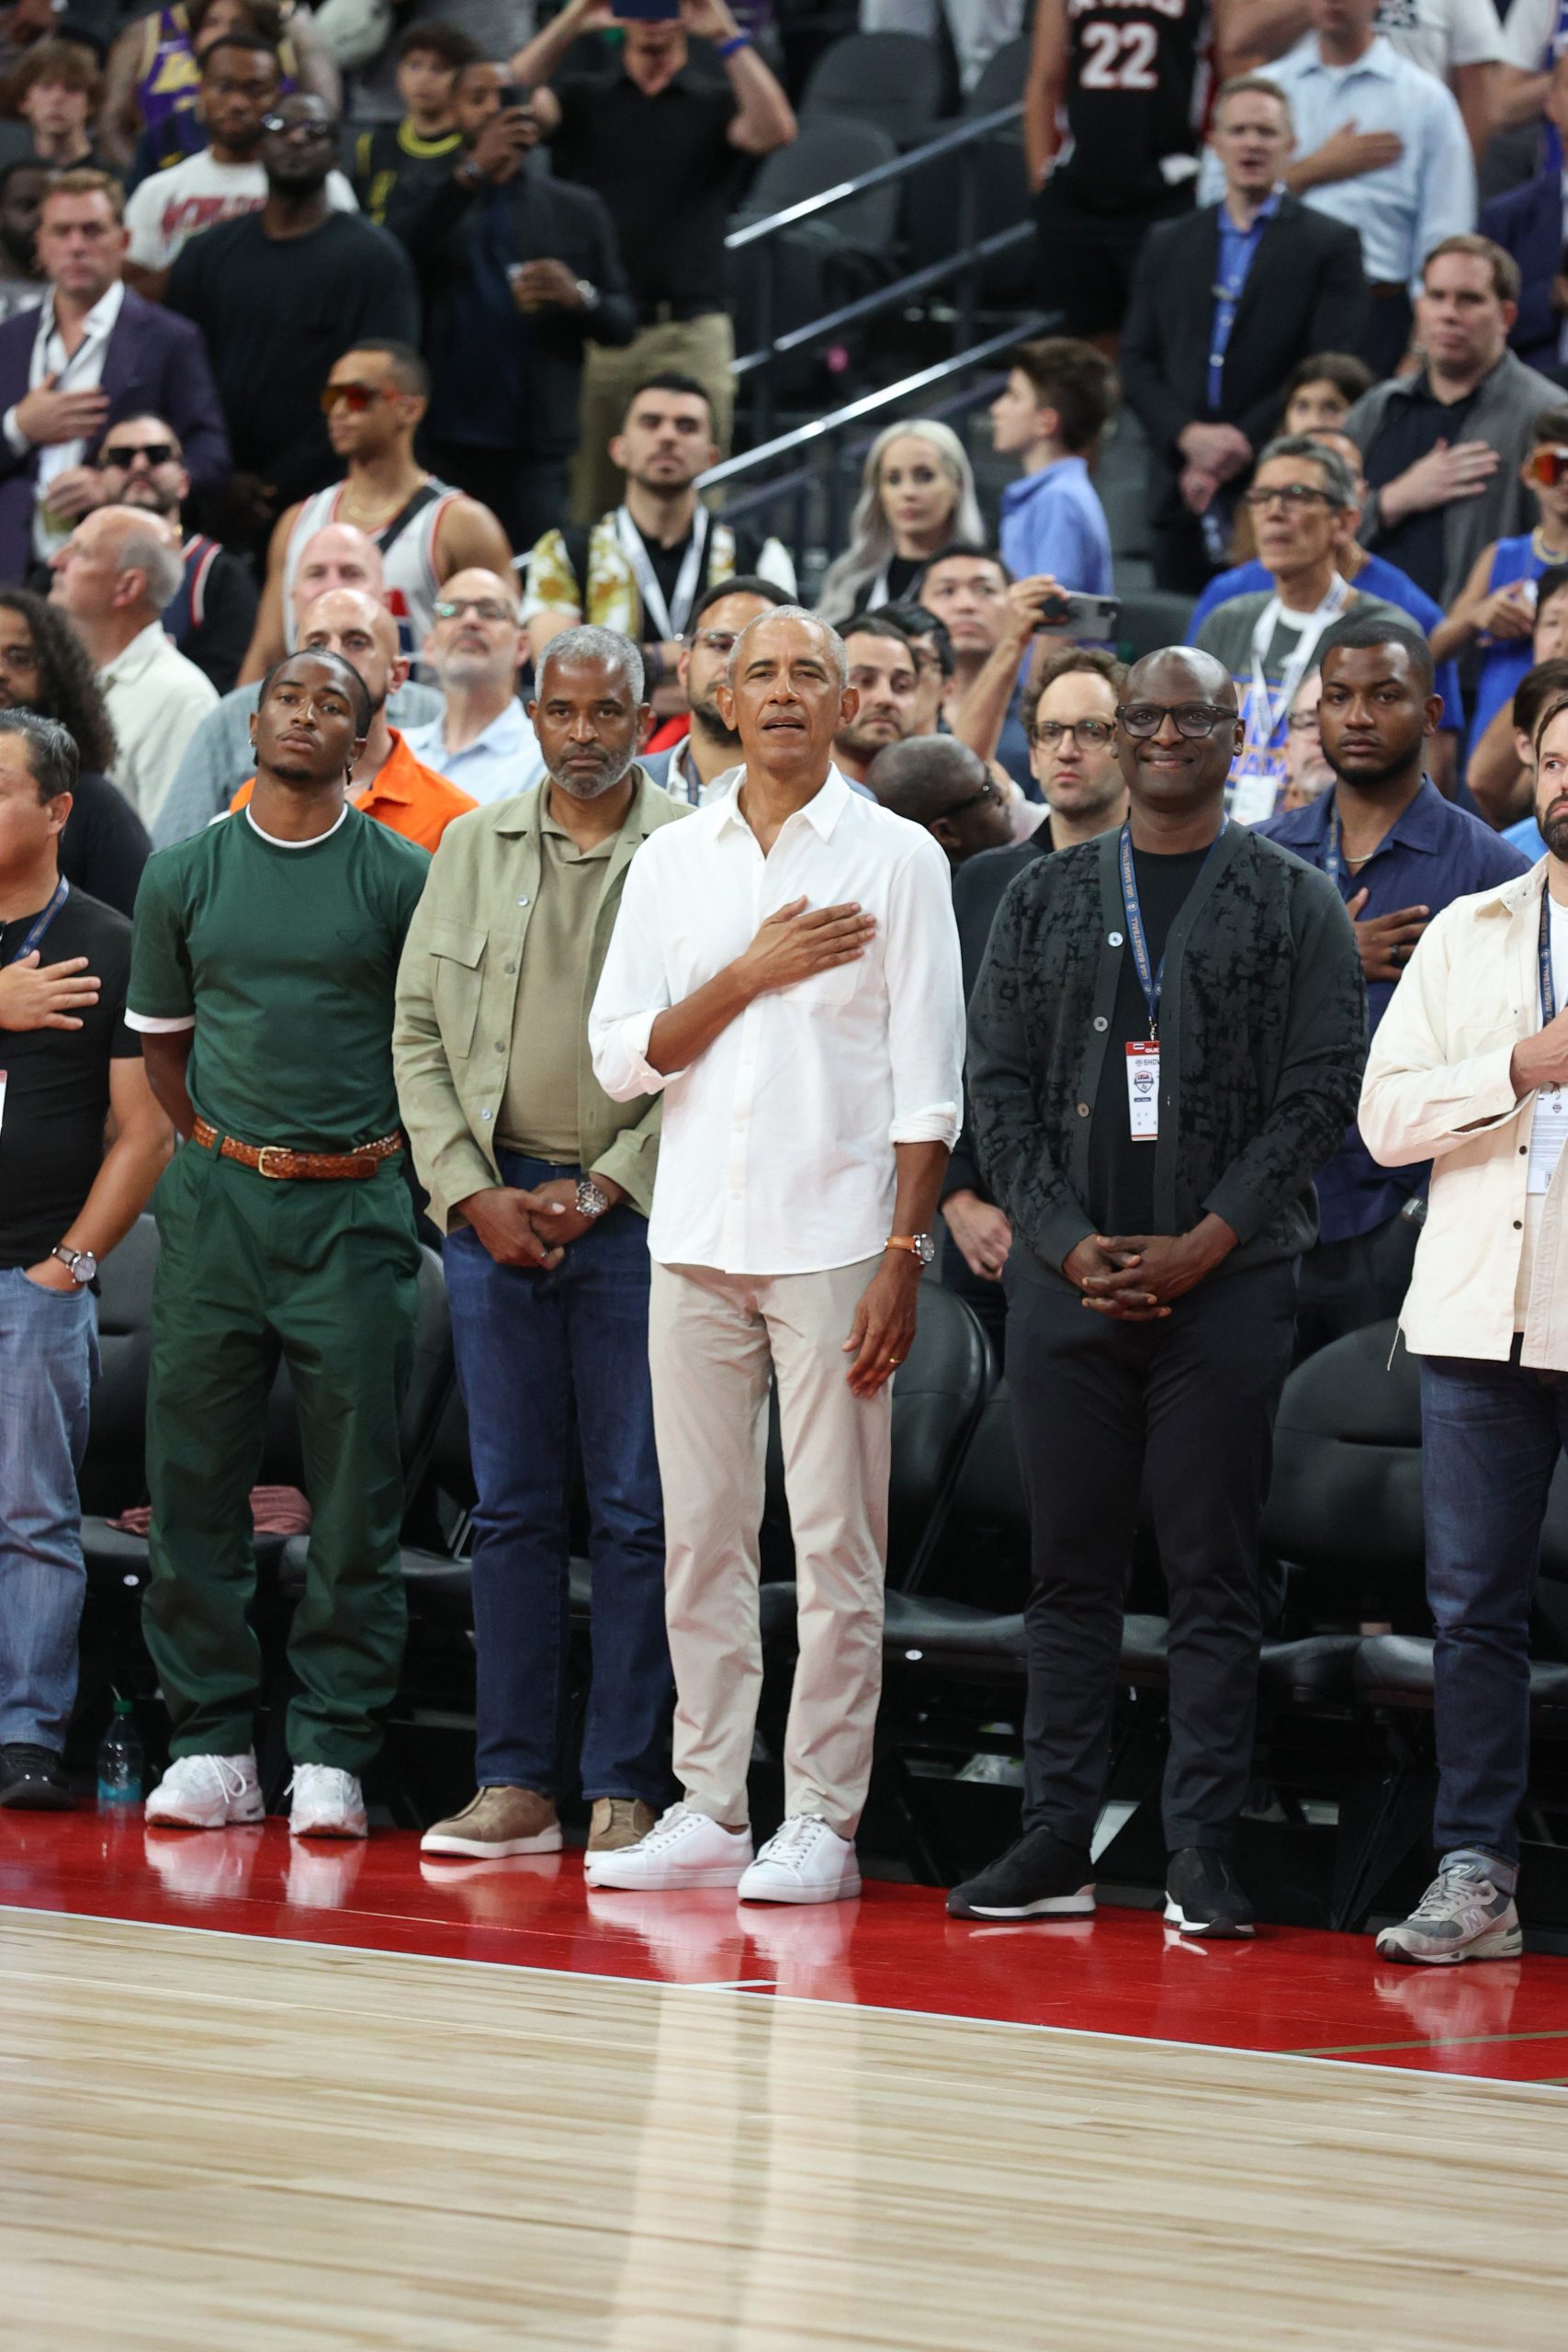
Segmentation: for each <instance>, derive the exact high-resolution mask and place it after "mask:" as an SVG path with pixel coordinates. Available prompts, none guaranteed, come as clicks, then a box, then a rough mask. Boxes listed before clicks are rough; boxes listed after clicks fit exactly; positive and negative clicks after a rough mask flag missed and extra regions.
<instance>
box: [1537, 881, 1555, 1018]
mask: <svg viewBox="0 0 1568 2352" xmlns="http://www.w3.org/2000/svg"><path fill="white" fill-rule="evenodd" d="M1556 1017H1557V989H1556V987H1555V985H1554V984H1553V981H1552V978H1551V891H1550V890H1548V889H1547V888H1545V887H1544V886H1543V887H1542V889H1541V893H1540V1025H1541V1027H1542V1028H1543V1029H1544V1028H1545V1027H1546V1025H1547V1023H1549V1022H1551V1021H1554V1020H1555V1019H1556Z"/></svg>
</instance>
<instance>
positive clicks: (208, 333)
mask: <svg viewBox="0 0 1568 2352" xmlns="http://www.w3.org/2000/svg"><path fill="white" fill-rule="evenodd" d="M164 300H165V302H166V305H167V307H168V308H169V309H170V310H171V311H179V312H180V313H181V314H182V316H183V317H185V318H187V319H194V320H195V322H196V323H197V326H198V327H199V328H200V329H201V332H202V334H203V335H204V336H205V337H206V340H207V350H208V356H209V358H210V359H211V361H212V373H213V375H214V377H215V378H216V379H217V383H218V395H219V399H220V401H221V402H222V406H223V414H224V417H225V419H226V420H227V423H228V426H229V438H230V441H231V444H232V447H233V451H234V463H235V465H236V467H237V468H238V469H240V470H241V471H242V472H243V473H254V474H259V475H260V476H261V477H262V479H263V480H264V481H270V482H273V483H275V484H276V488H277V492H278V501H279V503H280V504H282V505H287V504H288V503H289V502H290V500H292V499H295V498H301V497H303V496H304V495H305V494H306V492H309V491H312V490H321V489H322V488H324V486H325V485H326V484H327V483H328V482H329V481H333V479H334V478H335V477H336V475H337V474H338V473H340V472H341V470H342V468H341V465H340V463H339V461H338V459H337V458H334V457H333V451H332V445H331V443H330V442H329V441H328V439H327V428H326V420H325V418H324V417H323V416H322V414H321V386H322V385H323V384H324V383H325V382H326V380H327V377H328V374H329V373H330V371H331V368H332V365H333V361H334V360H335V359H339V358H341V357H342V356H343V354H344V352H345V351H352V350H353V349H354V348H355V345H358V344H363V343H365V342H366V341H367V340H369V341H374V342H380V341H383V340H385V339H388V338H390V339H392V340H394V341H396V342H399V343H413V344H417V343H418V341H419V297H418V294H417V291H416V290H415V286H414V277H413V267H412V264H411V262H410V260H409V258H408V255H407V254H405V253H404V251H403V249H402V247H401V246H400V244H399V243H398V242H397V239H396V238H395V237H389V235H388V234H387V232H386V231H385V230H384V229H375V228H372V227H371V225H370V223H369V221H368V220H360V219H359V218H358V216H357V215H356V214H355V213H350V212H333V213H330V214H329V215H328V217H327V219H326V220H324V221H323V222H322V223H321V227H320V228H319V229H310V230H308V231H307V232H306V233H305V235H304V236H302V237H269V236H268V235H267V234H266V232H265V230H264V229H263V227H262V216H261V214H260V213H259V212H252V213H247V214H246V215H245V216H244V218H243V220H225V221H223V222H221V223H220V226H219V227H217V228H216V229H208V230H206V231H204V232H203V233H202V234H201V235H200V236H199V237H192V239H191V240H190V243H188V244H187V245H186V248H185V250H184V252H183V253H182V254H180V255H179V257H178V259H177V260H176V261H175V266H174V268H173V269H172V270H171V271H170V273H169V286H168V292H167V294H166V295H165V297H164Z"/></svg>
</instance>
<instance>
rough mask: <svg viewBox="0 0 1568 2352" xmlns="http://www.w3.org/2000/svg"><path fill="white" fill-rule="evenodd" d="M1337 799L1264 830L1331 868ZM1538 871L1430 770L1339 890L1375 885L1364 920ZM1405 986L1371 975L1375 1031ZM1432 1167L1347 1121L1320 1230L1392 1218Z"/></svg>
mask: <svg viewBox="0 0 1568 2352" xmlns="http://www.w3.org/2000/svg"><path fill="white" fill-rule="evenodd" d="M1334 806H1335V794H1334V791H1333V788H1332V787H1331V788H1330V789H1329V790H1328V791H1327V792H1325V793H1323V794H1322V795H1321V796H1320V797H1318V798H1317V799H1316V800H1314V801H1313V802H1311V803H1310V805H1309V806H1308V807H1307V808H1305V809H1291V810H1290V811H1289V812H1288V814H1287V815H1285V816H1283V817H1270V818H1269V819H1268V820H1266V821H1265V822H1264V823H1263V824H1261V825H1258V826H1256V827H1255V828H1254V831H1257V832H1259V833H1265V834H1267V835H1268V837H1269V840H1270V841H1274V842H1279V843H1280V846H1281V847H1282V848H1284V849H1290V850H1294V852H1295V854H1296V855H1297V856H1298V857H1301V858H1304V859H1305V860H1306V863H1307V864H1308V865H1315V866H1316V867H1317V870H1318V872H1319V873H1320V874H1326V873H1327V871H1328V832H1329V819H1330V818H1331V817H1332V815H1333V814H1334ZM1528 872H1529V859H1528V858H1526V857H1522V856H1521V855H1520V854H1519V853H1518V851H1517V849H1510V848H1509V847H1508V845H1507V843H1506V842H1504V841H1500V840H1499V839H1498V837H1497V835H1496V834H1495V832H1494V831H1492V828H1491V826H1490V825H1487V824H1483V822H1482V820H1481V819H1480V818H1479V817H1472V816H1469V815H1467V814H1466V812H1465V811H1464V809H1456V808H1455V807H1454V806H1453V804H1452V802H1451V801H1448V800H1445V799H1444V798H1443V796H1442V794H1441V793H1440V792H1439V791H1438V787H1437V786H1436V785H1435V784H1434V783H1433V782H1432V781H1431V778H1430V777H1429V776H1428V777H1425V778H1423V780H1422V785H1421V789H1420V791H1419V792H1418V793H1417V794H1416V797H1415V799H1414V800H1413V801H1412V802H1411V804H1410V806H1409V808H1408V809H1405V811H1404V815H1403V816H1402V817H1400V818H1399V820H1397V822H1396V823H1394V824H1393V825H1392V826H1391V827H1390V829H1389V831H1388V832H1387V833H1386V834H1385V835H1384V836H1383V838H1382V841H1381V842H1379V843H1378V846H1377V847H1376V849H1375V850H1374V851H1373V852H1372V854H1371V857H1369V858H1368V860H1367V862H1366V864H1365V865H1359V866H1357V867H1356V868H1355V870H1354V871H1352V870H1351V869H1350V868H1349V867H1348V865H1345V863H1344V861H1343V859H1341V861H1340V868H1339V895H1340V897H1341V898H1342V899H1346V900H1347V901H1348V900H1349V899H1353V898H1354V897H1355V895H1356V893H1357V891H1358V890H1361V889H1365V891H1366V893H1367V903H1366V905H1365V906H1364V907H1363V908H1361V909H1360V910H1359V916H1358V921H1359V922H1372V921H1374V920H1375V919H1376V917H1378V916H1379V915H1391V914H1394V913H1396V912H1397V911H1398V910H1399V909H1400V908H1402V907H1427V908H1429V909H1430V910H1431V911H1432V913H1433V914H1437V913H1438V912H1439V911H1440V910H1442V909H1443V908H1444V907H1446V906H1450V905H1451V904H1452V902H1453V900H1454V899H1463V898H1466V897H1468V896H1469V895H1470V894H1471V893H1472V892H1473V891H1476V890H1490V889H1491V888H1493V886H1494V884H1495V883H1498V882H1506V881H1508V880H1510V879H1511V878H1512V876H1515V875H1516V874H1526V873H1528ZM1398 985H1399V983H1398V981H1397V980H1369V981H1368V982H1367V1034H1368V1035H1369V1036H1375V1035H1376V1034H1377V1026H1378V1023H1379V1022H1380V1021H1381V1020H1382V1017H1383V1014H1384V1013H1385V1012H1387V1011H1388V1004H1389V999H1390V998H1391V997H1392V996H1393V991H1394V989H1396V988H1397V987H1398ZM1429 1167H1430V1162H1429V1161H1427V1160H1418V1161H1416V1163H1415V1165H1413V1166H1412V1167H1409V1168H1380V1167H1379V1166H1378V1163H1377V1161H1376V1160H1375V1159H1373V1158H1372V1156H1371V1152H1370V1151H1369V1150H1368V1149H1367V1147H1366V1145H1365V1144H1364V1143H1363V1142H1362V1141H1361V1135H1360V1130H1359V1127H1355V1126H1351V1127H1348V1128H1347V1130H1346V1133H1345V1140H1344V1142H1343V1143H1342V1144H1341V1145H1340V1147H1339V1148H1338V1150H1337V1152H1336V1153H1335V1155H1334V1157H1333V1159H1331V1160H1330V1161H1329V1162H1328V1165H1327V1166H1326V1167H1325V1168H1322V1169H1320V1170H1318V1176H1317V1210H1318V1231H1319V1236H1320V1238H1321V1239H1323V1240H1325V1241H1348V1240H1349V1239H1351V1238H1352V1237H1353V1236H1355V1235H1357V1234H1359V1233H1371V1232H1372V1231H1373V1229H1374V1228H1375V1227H1378V1226H1380V1225H1386V1224H1387V1223H1388V1221H1389V1219H1390V1218H1391V1217H1394V1216H1398V1215H1399V1212H1400V1210H1401V1209H1402V1208H1403V1207H1404V1204H1405V1202H1406V1201H1408V1200H1411V1199H1413V1198H1414V1197H1415V1196H1416V1195H1417V1194H1418V1193H1424V1192H1425V1191H1426V1189H1427V1172H1428V1170H1429Z"/></svg>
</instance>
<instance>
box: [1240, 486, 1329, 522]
mask: <svg viewBox="0 0 1568 2352" xmlns="http://www.w3.org/2000/svg"><path fill="white" fill-rule="evenodd" d="M1241 503H1242V504H1243V505H1244V506H1250V507H1251V509H1252V511H1253V513H1254V514H1255V515H1258V514H1260V513H1261V512H1262V510H1263V509H1264V507H1266V506H1285V507H1291V506H1294V507H1303V506H1332V505H1333V503H1334V501H1333V499H1332V498H1331V497H1330V496H1329V494H1328V492H1327V491H1325V490H1319V489H1318V488H1317V487H1316V486H1315V485H1314V483H1312V482H1310V481H1282V482H1280V483H1278V484H1277V485H1276V486H1275V487H1273V488H1272V489H1269V490H1260V489H1259V488H1258V484H1257V483H1256V482H1254V484H1253V486H1252V488H1251V489H1250V490H1248V491H1244V492H1243V493H1242V501H1241Z"/></svg>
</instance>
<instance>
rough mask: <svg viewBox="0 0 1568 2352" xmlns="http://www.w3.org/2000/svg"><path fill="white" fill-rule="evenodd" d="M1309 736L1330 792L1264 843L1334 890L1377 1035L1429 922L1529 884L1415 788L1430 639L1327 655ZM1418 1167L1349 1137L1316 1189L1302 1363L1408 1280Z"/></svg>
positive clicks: (1431, 726) (1523, 866) (1398, 637)
mask: <svg viewBox="0 0 1568 2352" xmlns="http://www.w3.org/2000/svg"><path fill="white" fill-rule="evenodd" d="M1321 657H1322V658H1321V669H1322V676H1323V695H1322V699H1321V701H1320V702H1319V705H1318V726H1319V729H1320V730H1321V733H1322V738H1323V752H1324V757H1325V760H1326V761H1327V763H1328V764H1329V766H1330V767H1331V768H1332V769H1333V771H1334V779H1335V780H1334V783H1333V786H1331V787H1330V789H1329V790H1328V791H1327V792H1325V793H1323V794H1321V795H1320V797H1318V798H1317V799H1315V800H1314V801H1312V802H1311V803H1310V804H1309V805H1308V806H1307V807H1306V808H1304V809H1292V810H1291V812H1290V813H1289V814H1288V815H1286V816H1282V817H1274V818H1270V819H1269V820H1268V822H1267V823H1265V824H1263V825H1260V826H1259V827H1258V831H1260V832H1263V833H1267V834H1269V836H1270V837H1271V838H1272V839H1273V840H1275V841H1277V842H1281V843H1282V844H1283V845H1284V847H1285V848H1287V849H1292V850H1294V852H1295V853H1296V855H1297V856H1298V857H1303V858H1305V860H1306V862H1307V864H1308V865H1315V866H1316V867H1317V868H1318V869H1319V871H1320V872H1321V873H1324V874H1326V875H1327V876H1329V878H1330V880H1331V881H1333V882H1335V883H1336V884H1337V886H1338V889H1339V893H1340V896H1341V897H1342V898H1343V899H1344V900H1345V902H1346V908H1347V910H1348V913H1349V915H1350V917H1351V919H1352V921H1353V922H1354V923H1355V926H1356V938H1357V943H1358V944H1359V948H1360V951H1361V969H1362V972H1363V974H1364V976H1365V978H1366V982H1367V1023H1368V1028H1369V1032H1370V1033H1371V1034H1375V1033H1376V1030H1377V1026H1378V1023H1379V1022H1380V1021H1381V1020H1382V1016H1383V1014H1384V1012H1386V1011H1387V1010H1388V1004H1389V1000H1390V998H1391V997H1392V996H1393V991H1394V989H1396V988H1397V987H1398V985H1399V980H1400V976H1401V974H1402V972H1403V971H1404V967H1405V965H1406V964H1407V963H1408V962H1409V960H1410V954H1411V950H1412V949H1413V947H1414V946H1415V944H1416V941H1417V940H1418V939H1419V938H1420V936H1421V933H1423V932H1424V931H1425V930H1426V928H1427V922H1429V921H1430V919H1431V917H1432V916H1433V915H1435V914H1437V913H1438V911H1439V910H1441V909H1442V908H1444V907H1446V906H1448V905H1449V904H1450V901H1451V900H1453V899H1461V898H1464V897H1466V896H1467V895H1468V894H1469V893H1470V892H1471V891H1473V890H1487V889H1490V888H1492V887H1493V886H1494V884H1495V883H1498V882H1506V881H1507V880H1508V879H1509V878H1510V877H1511V876H1514V875H1516V874H1521V873H1524V872H1526V871H1528V861H1527V860H1526V859H1525V858H1523V857H1522V856H1521V854H1520V853H1519V852H1518V851H1517V849H1512V848H1510V847H1509V845H1508V843H1507V842H1504V841H1500V840H1499V839H1498V837H1497V835H1496V834H1495V832H1493V831H1492V830H1491V828H1490V826H1488V825H1485V824H1483V823H1482V821H1481V820H1480V819H1479V818H1477V817H1472V816H1469V815H1467V814H1466V812H1465V811H1464V810H1463V809H1456V808H1455V807H1454V806H1453V804H1452V803H1451V802H1450V801H1448V800H1445V799H1444V798H1443V796H1442V794H1441V793H1440V792H1439V791H1438V788H1437V786H1436V785H1435V784H1434V783H1433V782H1432V780H1431V778H1430V777H1429V776H1428V775H1427V774H1426V773H1425V768H1424V761H1425V756H1426V746H1427V743H1428V742H1429V741H1430V740H1431V738H1432V736H1433V735H1434V734H1435V733H1436V731H1437V729H1438V725H1439V724H1440V722H1441V718H1442V700H1441V697H1440V696H1439V695H1436V694H1435V693H1434V692H1433V688H1432V657H1431V654H1430V652H1429V651H1428V650H1427V641H1426V639H1424V638H1423V637H1421V636H1419V635H1418V634H1417V633H1416V630H1415V629H1413V628H1400V627H1398V626H1397V625H1395V624H1394V623H1393V622H1391V621H1389V620H1388V619H1387V618H1385V617H1382V616H1379V615H1378V614H1377V613H1368V614H1364V615H1361V616H1358V617H1356V618H1354V619H1350V620H1343V621H1340V622H1338V623H1337V624H1336V625H1335V627H1334V628H1331V629H1330V630H1328V631H1327V632H1326V634H1325V637H1324V639H1323V641H1322V648H1321ZM1426 1192H1427V1164H1426V1163H1425V1162H1424V1161H1423V1162H1418V1163H1417V1164H1416V1165H1415V1166H1413V1167H1409V1168H1380V1167H1379V1166H1378V1165H1377V1163H1376V1162H1375V1161H1374V1160H1373V1159H1372V1158H1371V1154H1370V1153H1369V1152H1368V1150H1367V1148H1366V1146H1365V1144H1363V1142H1362V1141H1361V1136H1360V1132H1359V1129H1358V1128H1356V1127H1354V1126H1352V1127H1350V1128H1348V1130H1347V1132H1346V1136H1345V1140H1344V1142H1343V1143H1342V1144H1341V1145H1340V1147H1339V1149H1338V1150H1337V1152H1336V1154H1335V1156H1334V1158H1333V1159H1331V1160H1330V1161H1329V1162H1328V1164H1327V1166H1326V1167H1325V1168H1323V1169H1320V1170H1319V1171H1318V1176H1317V1204H1318V1229H1319V1238H1318V1242H1317V1246H1316V1248H1315V1249H1313V1250H1308V1251H1307V1253H1306V1254H1305V1256H1304V1257H1303V1260H1302V1261H1301V1287H1300V1294H1299V1303H1298V1308H1297V1325H1296V1332H1297V1337H1296V1345H1297V1351H1298V1353H1299V1354H1302V1355H1307V1354H1310V1353H1311V1352H1312V1351H1313V1350H1314V1348H1320V1347H1323V1346H1325V1345H1326V1344H1327V1342H1328V1341H1329V1340H1335V1339H1338V1338H1339V1337H1340V1336H1341V1335H1342V1334H1343V1333H1344V1332H1346V1331H1351V1330H1355V1329H1359V1327H1360V1326H1361V1325H1363V1324H1366V1323H1371V1322H1376V1321H1378V1320H1380V1319H1381V1318H1382V1317H1385V1316H1390V1315H1394V1314H1397V1313H1398V1311H1399V1306H1400V1304H1401V1302H1402V1300H1403V1298H1404V1292H1405V1288H1406V1286H1407V1284H1408V1283H1409V1279H1410V1269H1411V1264H1412V1261H1413V1260H1414V1258H1415V1253H1416V1234H1417V1231H1418V1226H1417V1223H1416V1221H1415V1219H1416V1217H1418V1216H1419V1214H1420V1212H1419V1210H1418V1209H1416V1204H1417V1203H1424V1201H1425V1198H1426Z"/></svg>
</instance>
